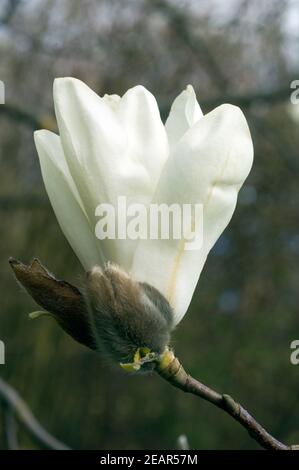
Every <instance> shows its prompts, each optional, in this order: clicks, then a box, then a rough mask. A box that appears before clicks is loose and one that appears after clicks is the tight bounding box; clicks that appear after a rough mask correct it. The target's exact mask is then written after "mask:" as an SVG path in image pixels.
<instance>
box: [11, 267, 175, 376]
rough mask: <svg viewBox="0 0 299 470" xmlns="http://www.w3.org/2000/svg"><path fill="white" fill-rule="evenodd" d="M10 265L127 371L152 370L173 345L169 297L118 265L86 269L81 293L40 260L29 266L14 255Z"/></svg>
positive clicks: (68, 324) (62, 318) (67, 326)
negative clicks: (170, 345)
mask: <svg viewBox="0 0 299 470" xmlns="http://www.w3.org/2000/svg"><path fill="white" fill-rule="evenodd" d="M10 264H11V266H12V268H13V271H14V273H15V275H16V277H17V279H18V281H19V282H20V283H21V284H22V286H23V287H25V289H26V290H27V292H28V293H29V294H30V295H31V296H32V297H33V299H34V300H35V301H36V302H37V304H38V305H40V306H41V307H43V308H44V309H45V310H46V312H48V313H50V314H51V315H52V316H53V317H54V318H55V319H56V320H57V322H58V323H59V325H60V326H61V327H62V328H63V329H64V331H66V332H67V333H68V334H69V335H70V336H72V337H73V338H74V339H75V340H77V341H79V342H80V343H83V344H84V345H85V346H88V347H89V348H91V349H96V350H98V351H100V352H101V353H102V354H103V355H104V356H106V357H107V358H108V359H110V360H111V361H112V362H116V363H120V364H121V365H123V368H124V369H125V370H132V371H137V370H139V369H141V366H142V371H146V370H151V369H152V368H153V366H154V360H155V358H156V357H157V356H159V355H160V354H161V353H163V351H164V350H165V349H166V348H167V346H168V344H169V341H170V333H171V330H172V328H173V324H174V323H173V322H174V315H173V311H172V309H171V307H170V305H169V303H168V301H167V300H166V299H165V298H164V296H163V295H162V294H161V293H160V292H159V291H158V290H157V289H155V288H154V287H152V286H150V285H149V284H146V283H140V282H137V281H135V280H133V279H132V278H131V277H130V276H129V275H128V274H127V273H126V272H125V271H123V270H122V269H121V268H119V267H118V266H117V265H114V264H111V263H108V264H107V265H106V266H105V268H104V269H103V270H102V269H101V268H100V267H98V266H96V267H94V268H93V269H92V270H91V271H90V272H88V273H87V274H86V278H85V280H84V288H83V289H82V291H83V293H81V292H80V291H79V290H78V289H77V288H76V287H74V286H72V285H71V284H69V283H68V282H65V281H60V280H57V279H56V278H55V277H54V276H53V275H52V274H50V273H49V272H48V270H47V269H46V268H44V267H43V266H42V265H41V264H40V262H39V261H38V260H36V259H35V260H34V261H33V262H32V263H31V265H29V266H26V265H25V264H23V263H20V262H19V261H16V260H14V259H10ZM46 312H45V313H46ZM40 313H43V312H38V315H37V314H36V313H35V314H34V315H31V318H36V317H37V316H40Z"/></svg>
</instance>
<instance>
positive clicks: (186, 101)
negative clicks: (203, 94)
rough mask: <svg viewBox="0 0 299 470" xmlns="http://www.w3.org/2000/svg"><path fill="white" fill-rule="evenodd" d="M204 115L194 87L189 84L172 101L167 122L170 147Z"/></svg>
mask: <svg viewBox="0 0 299 470" xmlns="http://www.w3.org/2000/svg"><path fill="white" fill-rule="evenodd" d="M202 116H203V113H202V110H201V108H200V106H199V104H198V102H197V100H196V95H195V91H194V89H193V87H192V86H191V85H188V86H187V88H186V89H185V90H184V91H182V93H181V94H180V95H179V96H177V97H176V99H175V100H174V102H173V103H172V106H171V109H170V113H169V116H168V118H167V120H166V123H165V128H166V132H167V136H168V141H169V146H170V149H173V147H174V146H175V145H176V143H177V142H178V141H179V140H180V138H181V137H182V136H183V135H184V134H185V132H187V131H188V129H190V127H192V126H193V125H194V124H195V123H196V122H197V121H199V119H201V118H202Z"/></svg>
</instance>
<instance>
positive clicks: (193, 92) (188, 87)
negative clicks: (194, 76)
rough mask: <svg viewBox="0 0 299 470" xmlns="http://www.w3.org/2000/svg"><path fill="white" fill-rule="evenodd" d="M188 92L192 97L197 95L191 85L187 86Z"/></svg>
mask: <svg viewBox="0 0 299 470" xmlns="http://www.w3.org/2000/svg"><path fill="white" fill-rule="evenodd" d="M186 92H187V93H189V94H190V95H195V91H194V88H193V86H192V85H191V84H190V83H189V85H187V86H186Z"/></svg>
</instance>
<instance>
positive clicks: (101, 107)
mask: <svg viewBox="0 0 299 470" xmlns="http://www.w3.org/2000/svg"><path fill="white" fill-rule="evenodd" d="M54 103H55V111H56V117H57V122H58V127H59V134H60V135H59V136H58V135H56V134H54V133H52V132H49V131H47V130H40V131H37V132H36V133H35V143H36V147H37V151H38V155H39V159H40V164H41V170H42V175H43V179H44V183H45V186H46V189H47V192H48V195H49V198H50V200H51V203H52V206H53V209H54V211H55V214H56V216H57V219H58V221H59V224H60V226H61V228H62V230H63V232H64V234H65V236H66V237H67V239H68V241H69V243H70V244H71V246H72V248H73V249H74V251H75V253H76V254H77V256H78V258H79V259H80V261H81V263H82V265H83V266H84V268H85V269H86V270H89V269H91V268H92V267H93V266H95V265H97V264H98V265H102V266H103V264H104V263H105V262H106V261H108V260H109V261H112V262H115V263H117V264H118V265H120V266H121V267H122V268H123V269H125V270H126V271H127V272H130V273H131V274H132V276H133V278H135V279H137V280H138V281H140V282H147V283H149V284H151V285H152V286H154V287H156V288H157V289H158V290H159V291H160V292H161V293H162V294H164V296H165V297H166V298H167V300H168V301H169V303H170V304H171V306H172V307H173V309H174V312H175V316H176V317H175V323H176V324H177V323H178V322H179V321H180V320H181V319H182V318H183V316H184V314H185V313H186V310H187V308H188V306H189V304H190V301H191V298H192V295H193V292H194V289H195V287H196V284H197V281H198V278H199V276H200V273H201V271H202V269H203V266H204V263H205V260H206V258H207V255H208V253H209V251H210V250H211V248H212V247H213V245H214V244H215V242H216V240H217V239H218V238H219V236H220V235H221V233H222V232H223V230H224V229H225V227H226V226H227V224H228V223H229V221H230V219H231V217H232V214H233V212H234V209H235V206H236V202H237V195H238V191H239V189H240V187H241V186H242V184H243V182H244V180H245V178H246V177H247V175H248V173H249V171H250V168H251V165H252V160H253V146H252V141H251V137H250V132H249V129H248V125H247V122H246V119H245V117H244V115H243V113H242V111H241V110H240V109H239V108H238V107H236V106H232V105H229V104H225V105H222V106H219V107H218V108H216V109H214V110H213V111H212V112H210V113H208V114H207V115H205V116H203V113H202V111H201V109H200V106H199V104H198V103H197V100H196V96H195V93H194V90H193V88H192V87H191V86H190V85H189V86H188V87H187V89H186V90H184V91H183V92H182V93H181V94H180V95H179V96H178V97H177V98H176V99H175V101H174V103H173V105H172V107H171V111H170V114H169V116H168V118H167V121H166V123H165V126H164V125H163V123H162V121H161V117H160V113H159V109H158V106H157V103H156V100H155V98H154V96H153V95H152V94H151V93H150V92H149V91H147V90H146V89H145V88H144V87H142V86H136V87H134V88H132V89H130V90H128V91H127V92H126V93H125V94H124V96H123V97H119V96H117V95H111V96H107V95H105V96H104V97H99V96H98V95H97V94H95V93H94V92H93V91H92V90H91V89H90V88H89V87H88V86H86V85H85V84H84V83H82V82H81V81H79V80H77V79H74V78H59V79H56V80H55V82H54ZM120 195H121V196H126V197H127V201H128V203H129V204H130V203H142V204H145V205H149V204H150V203H152V202H156V203H166V204H171V203H178V204H183V203H189V204H190V203H191V204H195V203H201V204H203V215H204V221H203V230H204V233H203V246H202V248H201V249H200V250H196V251H187V250H185V249H184V248H185V243H186V240H184V239H182V240H173V239H171V240H150V239H147V240H136V241H133V240H118V239H116V240H110V239H109V240H101V241H100V240H98V239H97V238H96V236H95V225H96V222H97V220H96V216H95V208H96V207H97V206H98V205H99V204H100V203H103V202H105V203H107V202H108V203H111V204H114V205H116V204H117V198H118V196H120Z"/></svg>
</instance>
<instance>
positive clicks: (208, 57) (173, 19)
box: [149, 0, 229, 90]
mask: <svg viewBox="0 0 299 470" xmlns="http://www.w3.org/2000/svg"><path fill="white" fill-rule="evenodd" d="M149 3H150V4H151V5H154V6H155V7H156V8H157V9H158V10H160V11H161V12H162V13H164V14H165V16H166V18H167V20H168V21H169V23H170V24H171V26H172V27H173V30H174V31H175V34H176V35H177V36H178V37H180V38H181V40H182V41H183V43H184V44H185V45H186V46H187V48H188V49H189V51H190V52H191V53H192V54H193V55H194V57H195V58H196V59H197V60H198V61H200V62H202V63H203V64H204V65H205V68H206V70H207V71H208V73H209V75H210V77H211V79H212V80H213V81H214V83H215V85H216V86H217V88H218V89H220V90H227V89H228V87H229V82H228V80H227V78H226V76H225V74H224V72H223V70H222V68H221V66H220V64H219V63H218V62H217V61H215V60H214V57H213V54H211V53H210V50H209V46H208V45H207V43H206V41H205V39H204V38H203V37H202V36H199V35H198V34H197V35H196V36H195V35H194V34H192V33H191V31H190V26H189V18H188V17H187V16H186V15H185V14H184V11H183V10H182V8H180V7H178V6H176V5H174V3H172V4H170V3H169V2H168V1H167V0H150V1H149Z"/></svg>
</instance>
